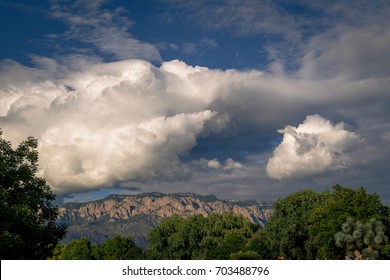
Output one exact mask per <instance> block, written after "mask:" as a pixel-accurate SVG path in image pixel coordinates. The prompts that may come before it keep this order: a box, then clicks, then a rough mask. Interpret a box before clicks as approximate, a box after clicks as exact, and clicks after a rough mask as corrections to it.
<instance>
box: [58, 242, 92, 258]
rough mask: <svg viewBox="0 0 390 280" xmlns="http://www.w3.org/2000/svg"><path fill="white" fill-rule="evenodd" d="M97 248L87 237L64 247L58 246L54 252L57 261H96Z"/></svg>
mask: <svg viewBox="0 0 390 280" xmlns="http://www.w3.org/2000/svg"><path fill="white" fill-rule="evenodd" d="M95 250H96V246H95V245H93V244H92V243H91V241H89V240H88V239H87V238H86V237H82V238H81V239H78V240H73V241H71V242H70V243H69V244H68V245H66V246H64V245H62V244H58V245H57V246H56V248H55V249H54V251H53V259H55V260H94V259H96V257H95V256H96V253H95Z"/></svg>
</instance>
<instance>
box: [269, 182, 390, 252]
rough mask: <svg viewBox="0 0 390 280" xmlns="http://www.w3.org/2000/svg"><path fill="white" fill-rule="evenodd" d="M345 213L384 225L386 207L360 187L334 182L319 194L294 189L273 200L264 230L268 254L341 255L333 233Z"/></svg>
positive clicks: (341, 221) (374, 195)
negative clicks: (330, 187) (374, 220)
mask: <svg viewBox="0 0 390 280" xmlns="http://www.w3.org/2000/svg"><path fill="white" fill-rule="evenodd" d="M348 217H352V218H354V219H355V220H359V221H361V222H363V223H365V222H368V221H369V220H370V219H371V218H375V219H377V220H378V221H381V222H382V223H383V224H384V226H385V228H386V225H388V224H389V209H388V207H386V206H383V205H382V203H381V201H380V199H379V196H378V195H377V194H368V193H367V192H366V191H365V189H364V188H363V187H360V188H358V189H351V188H344V187H342V186H340V185H335V186H334V187H333V190H332V191H325V192H323V193H321V194H319V193H315V192H313V191H311V190H304V191H300V192H296V193H293V194H292V195H290V196H288V197H286V198H283V199H279V200H278V201H277V202H276V204H275V209H274V213H273V214H272V216H271V218H270V221H269V222H268V223H267V227H266V230H265V233H264V238H265V244H266V245H267V247H268V249H269V252H270V255H271V256H272V258H275V257H277V256H283V257H284V258H288V259H316V258H318V259H341V258H344V255H345V249H344V248H340V247H337V246H336V244H335V238H334V236H335V234H336V233H337V232H339V231H340V228H341V227H342V225H343V224H344V223H345V221H346V220H347V218H348ZM386 231H387V232H388V231H389V228H386ZM387 234H388V233H387ZM385 247H386V246H385Z"/></svg>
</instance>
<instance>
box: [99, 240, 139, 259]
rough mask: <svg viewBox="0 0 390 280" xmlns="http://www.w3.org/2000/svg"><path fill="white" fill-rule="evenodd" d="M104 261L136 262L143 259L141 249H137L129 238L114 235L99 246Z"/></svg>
mask: <svg viewBox="0 0 390 280" xmlns="http://www.w3.org/2000/svg"><path fill="white" fill-rule="evenodd" d="M101 247H102V248H101V250H100V251H101V252H102V256H101V259H104V260H137V259H141V258H142V257H143V252H142V249H140V248H138V247H137V246H136V245H135V243H134V241H133V239H132V238H131V237H125V236H120V235H115V236H114V237H112V238H110V239H107V240H106V241H105V242H104V243H103V245H101Z"/></svg>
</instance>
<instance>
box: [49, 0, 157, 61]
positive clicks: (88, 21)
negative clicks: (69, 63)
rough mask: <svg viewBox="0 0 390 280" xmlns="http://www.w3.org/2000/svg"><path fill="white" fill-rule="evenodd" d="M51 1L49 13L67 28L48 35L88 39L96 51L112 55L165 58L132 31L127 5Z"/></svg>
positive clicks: (102, 1) (153, 59) (87, 41)
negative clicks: (114, 5) (137, 37)
mask: <svg viewBox="0 0 390 280" xmlns="http://www.w3.org/2000/svg"><path fill="white" fill-rule="evenodd" d="M51 3H52V5H51V9H50V17H52V18H55V19H58V20H61V21H64V22H65V23H66V24H67V25H68V30H67V31H66V32H65V33H64V34H51V35H50V36H49V37H52V38H55V39H63V40H64V41H72V40H73V41H76V42H82V43H86V44H88V47H90V46H93V47H94V50H95V52H97V54H99V52H100V53H103V54H105V55H112V56H113V58H115V59H129V58H139V59H145V60H148V61H153V62H160V61H161V60H162V59H161V56H160V53H159V51H158V49H157V48H156V47H155V46H154V45H152V44H149V43H146V42H141V41H139V40H137V39H136V38H134V37H133V36H132V35H131V33H130V32H129V29H130V28H131V26H132V24H133V23H132V22H131V21H130V20H129V19H128V17H126V16H125V13H126V11H125V9H123V8H121V7H116V8H109V7H108V4H109V1H106V0H100V1H87V0H72V1H63V0H52V1H51ZM80 47H81V48H83V47H82V46H80ZM85 51H86V52H87V53H88V52H89V50H87V49H86V50H85ZM95 55H96V53H95Z"/></svg>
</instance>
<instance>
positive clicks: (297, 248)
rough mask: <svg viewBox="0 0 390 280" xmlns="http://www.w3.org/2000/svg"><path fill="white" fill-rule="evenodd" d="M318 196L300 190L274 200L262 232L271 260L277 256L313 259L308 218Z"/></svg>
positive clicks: (319, 199) (312, 192)
mask: <svg viewBox="0 0 390 280" xmlns="http://www.w3.org/2000/svg"><path fill="white" fill-rule="evenodd" d="M321 199H322V197H321V195H320V194H318V193H316V192H314V191H312V190H303V191H299V192H296V193H293V194H292V195H289V196H287V197H286V198H283V199H279V200H278V201H276V203H275V208H274V212H273V214H272V216H271V219H270V221H269V222H268V223H267V227H266V232H265V235H264V238H265V239H266V245H267V247H268V249H269V252H270V255H271V257H272V258H273V259H275V258H277V257H278V256H281V257H284V258H287V259H297V260H299V259H312V258H314V255H315V248H313V246H312V245H311V242H310V240H309V219H310V215H311V212H312V211H313V210H314V209H315V208H316V207H317V205H318V204H319V203H320V201H321Z"/></svg>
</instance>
